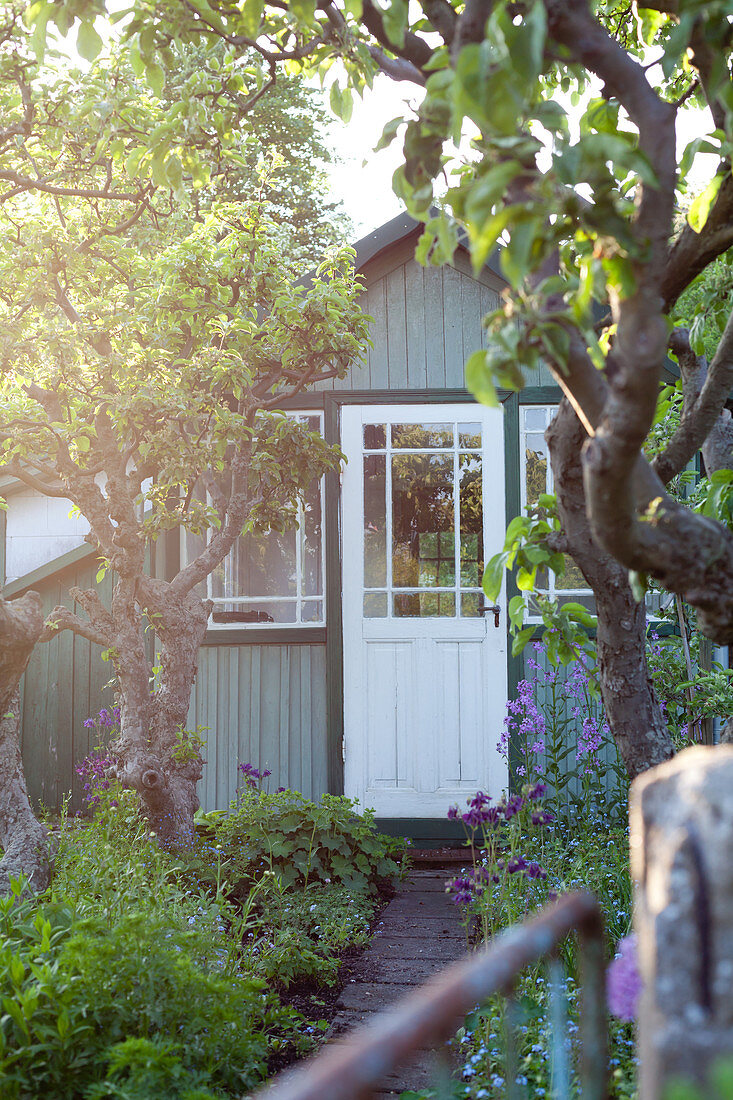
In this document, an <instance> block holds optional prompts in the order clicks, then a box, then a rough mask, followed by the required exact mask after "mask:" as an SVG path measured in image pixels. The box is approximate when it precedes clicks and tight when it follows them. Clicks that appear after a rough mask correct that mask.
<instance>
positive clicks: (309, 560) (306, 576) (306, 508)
mask: <svg viewBox="0 0 733 1100" xmlns="http://www.w3.org/2000/svg"><path fill="white" fill-rule="evenodd" d="M301 524H302V526H301V531H302V538H303V542H302V544H301V554H302V563H301V565H302V569H303V595H304V596H322V595H323V543H322V538H323V534H322V531H323V528H322V516H321V486H320V483H319V482H318V481H314V482H312V483H311V485H310V486H309V488H308V490H307V492H306V493H305V496H304V498H303V513H302V520H301Z"/></svg>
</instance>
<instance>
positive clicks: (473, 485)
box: [458, 454, 484, 588]
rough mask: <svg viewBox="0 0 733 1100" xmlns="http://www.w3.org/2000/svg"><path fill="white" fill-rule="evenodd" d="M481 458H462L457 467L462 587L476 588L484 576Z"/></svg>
mask: <svg viewBox="0 0 733 1100" xmlns="http://www.w3.org/2000/svg"><path fill="white" fill-rule="evenodd" d="M481 469H482V467H481V456H480V455H476V454H462V455H461V457H460V460H459V465H458V486H459V490H458V492H459V496H458V499H459V505H460V517H461V587H462V588H478V587H479V585H480V584H481V578H482V576H483V572H484V545H483V543H484V536H483V531H484V514H483V506H482V495H481V481H482V479H481Z"/></svg>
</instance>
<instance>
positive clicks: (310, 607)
mask: <svg viewBox="0 0 733 1100" xmlns="http://www.w3.org/2000/svg"><path fill="white" fill-rule="evenodd" d="M300 621H301V622H303V623H322V622H323V600H305V601H304V602H303V604H302V606H301V609H300Z"/></svg>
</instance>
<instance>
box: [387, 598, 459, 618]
mask: <svg viewBox="0 0 733 1100" xmlns="http://www.w3.org/2000/svg"><path fill="white" fill-rule="evenodd" d="M455 613H456V597H455V594H454V593H453V592H401V593H400V594H399V595H396V596H395V597H394V614H395V617H396V618H398V619H407V618H411V619H426V618H431V617H432V618H434V617H435V616H439V617H441V618H452V617H453V616H454V615H455Z"/></svg>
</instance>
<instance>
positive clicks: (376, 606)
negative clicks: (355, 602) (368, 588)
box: [364, 592, 387, 619]
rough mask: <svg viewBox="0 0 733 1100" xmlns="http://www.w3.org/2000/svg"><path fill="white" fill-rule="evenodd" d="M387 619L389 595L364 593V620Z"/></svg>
mask: <svg viewBox="0 0 733 1100" xmlns="http://www.w3.org/2000/svg"><path fill="white" fill-rule="evenodd" d="M386 617H387V593H386V592H365V593H364V618H365V619H386Z"/></svg>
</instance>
